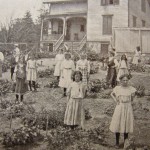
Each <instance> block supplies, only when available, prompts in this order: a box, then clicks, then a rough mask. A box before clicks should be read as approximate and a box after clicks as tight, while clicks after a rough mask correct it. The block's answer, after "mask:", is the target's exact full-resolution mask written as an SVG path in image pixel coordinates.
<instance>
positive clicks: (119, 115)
mask: <svg viewBox="0 0 150 150" xmlns="http://www.w3.org/2000/svg"><path fill="white" fill-rule="evenodd" d="M119 79H120V83H121V85H120V86H116V87H115V88H114V89H113V92H112V93H111V96H112V98H113V99H114V101H115V102H116V104H117V105H116V108H115V111H114V114H113V117H112V121H111V124H110V130H111V131H112V132H114V133H115V135H116V148H119V138H120V133H123V134H124V144H125V143H126V142H127V141H128V134H129V133H132V132H133V119H134V118H133V110H132V101H133V98H134V96H135V92H136V89H135V88H134V87H132V86H129V85H128V81H129V75H128V74H124V75H122V76H120V78H119Z"/></svg>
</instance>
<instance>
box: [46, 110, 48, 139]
mask: <svg viewBox="0 0 150 150" xmlns="http://www.w3.org/2000/svg"><path fill="white" fill-rule="evenodd" d="M47 133H48V113H47V112H46V137H47Z"/></svg>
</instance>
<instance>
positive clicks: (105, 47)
mask: <svg viewBox="0 0 150 150" xmlns="http://www.w3.org/2000/svg"><path fill="white" fill-rule="evenodd" d="M108 48H109V43H101V55H102V56H103V57H105V56H107V55H108Z"/></svg>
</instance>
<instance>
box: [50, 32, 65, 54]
mask: <svg viewBox="0 0 150 150" xmlns="http://www.w3.org/2000/svg"><path fill="white" fill-rule="evenodd" d="M63 41H64V34H62V35H61V36H60V38H59V39H58V40H57V42H56V43H55V44H54V47H53V50H54V51H57V49H58V48H59V46H60V45H61V44H62V42H63Z"/></svg>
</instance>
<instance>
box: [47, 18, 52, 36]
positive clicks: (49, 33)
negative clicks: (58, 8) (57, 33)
mask: <svg viewBox="0 0 150 150" xmlns="http://www.w3.org/2000/svg"><path fill="white" fill-rule="evenodd" d="M51 34H52V21H51V20H49V21H48V35H51Z"/></svg>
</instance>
